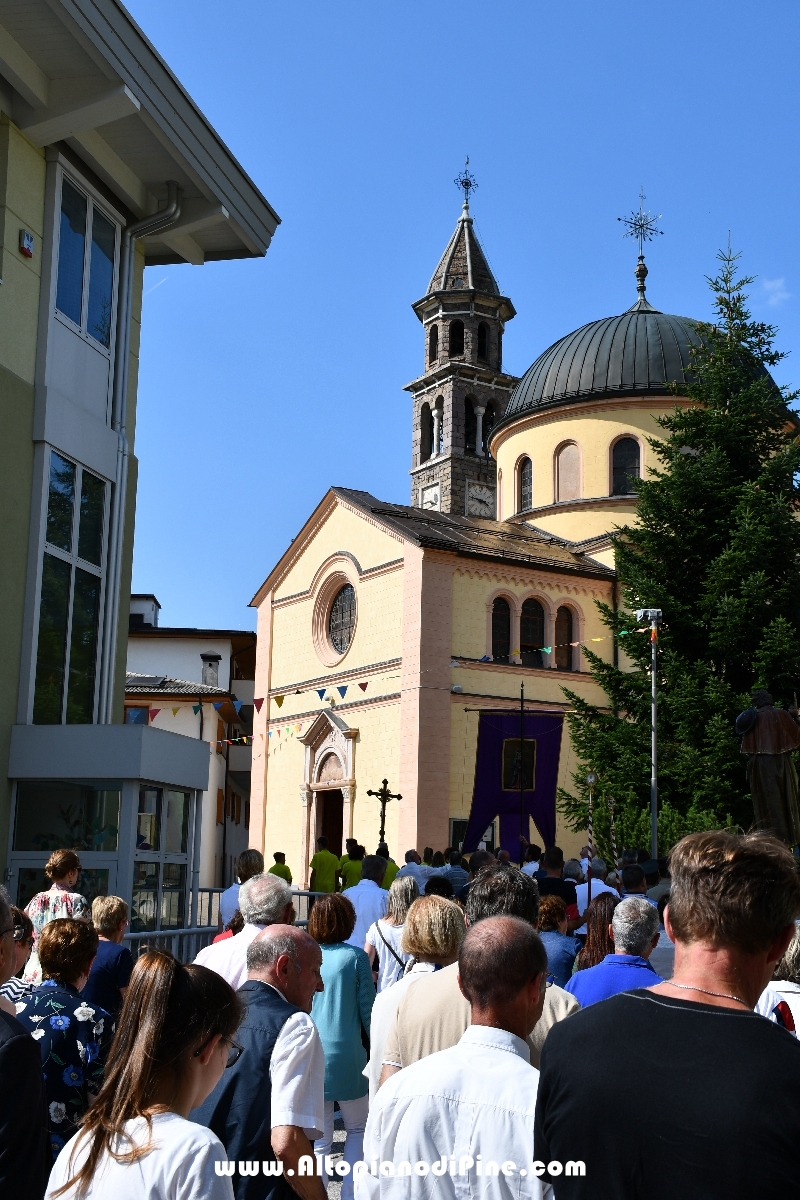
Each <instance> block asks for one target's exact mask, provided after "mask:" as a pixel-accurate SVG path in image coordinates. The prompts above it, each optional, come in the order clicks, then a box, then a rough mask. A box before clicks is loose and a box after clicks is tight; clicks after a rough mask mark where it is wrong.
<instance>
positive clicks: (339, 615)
mask: <svg viewBox="0 0 800 1200" xmlns="http://www.w3.org/2000/svg"><path fill="white" fill-rule="evenodd" d="M355 623H356V593H355V589H354V588H353V587H352V585H351V584H349V583H346V584H345V585H344V587H343V588H342V590H341V591H340V592H339V593H338V595H337V596H336V599H335V600H334V602H333V605H332V606H331V615H330V619H329V621H328V628H329V631H330V637H331V644H332V646H333V648H334V650H335V651H336V652H337V653H338V654H344V652H345V650H347V648H348V646H349V645H350V642H351V641H352V638H353V630H354V628H355Z"/></svg>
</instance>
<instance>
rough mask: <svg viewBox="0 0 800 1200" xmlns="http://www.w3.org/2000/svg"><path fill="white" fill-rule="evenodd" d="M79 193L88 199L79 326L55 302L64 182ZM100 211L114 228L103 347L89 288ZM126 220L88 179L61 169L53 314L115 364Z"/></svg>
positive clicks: (56, 210)
mask: <svg viewBox="0 0 800 1200" xmlns="http://www.w3.org/2000/svg"><path fill="white" fill-rule="evenodd" d="M65 179H66V181H67V182H68V183H69V184H70V186H71V187H73V188H75V190H76V191H77V192H80V193H81V194H82V195H83V196H84V197H85V199H86V233H85V237H84V247H83V284H82V290H81V321H80V324H79V325H78V324H76V323H75V322H74V321H73V320H72V318H71V317H69V316H68V315H67V314H66V313H65V312H62V311H61V309H60V308H58V306H57V303H56V300H57V296H58V265H59V258H60V253H61V199H62V193H63V189H64V180H65ZM95 209H97V210H98V212H99V213H100V215H101V216H102V217H105V219H106V220H107V221H108V222H109V223H110V224H111V225H113V227H114V262H113V270H112V277H111V317H110V323H111V324H110V330H109V339H108V346H104V345H103V343H102V342H99V341H98V340H97V338H96V337H94V336H93V335H92V334H91V333H90V332H89V329H88V313H89V285H90V276H91V257H92V225H93V221H94V211H95ZM123 223H124V222H123V220H122V218H121V216H120V215H119V213H117V212H115V211H114V208H113V207H112V206H111V205H110V204H109V203H108V202H107V201H105V200H103V199H102V198H101V197H99V195H98V194H97V193H96V192H95V190H94V189H93V188H91V187H90V186H89V185H88V184H87V183H86V182H85V180H83V179H81V178H80V177H79V176H77V175H75V174H73V173H72V172H71V171H67V170H65V169H64V168H63V166H61V167H60V170H59V173H58V179H57V181H56V189H55V206H54V221H53V285H52V296H51V315H52V316H53V318H54V319H55V320H57V321H59V322H60V323H61V324H62V325H64V326H65V327H66V328H67V329H69V330H71V331H72V333H74V334H76V335H77V336H78V337H80V338H81V340H82V341H84V342H86V343H87V344H88V345H90V346H92V347H93V348H94V349H95V350H97V351H98V353H100V354H103V355H105V356H106V357H107V358H108V359H109V360H110V361H112V362H113V359H114V350H115V344H116V329H117V302H118V291H119V253H120V243H121V238H122V225H123Z"/></svg>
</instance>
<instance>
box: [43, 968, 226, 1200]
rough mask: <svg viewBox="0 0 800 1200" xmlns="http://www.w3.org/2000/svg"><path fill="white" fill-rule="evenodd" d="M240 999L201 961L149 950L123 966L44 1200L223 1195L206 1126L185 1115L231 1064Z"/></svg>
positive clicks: (215, 1198) (216, 1147) (220, 1156)
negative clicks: (100, 1066) (124, 984)
mask: <svg viewBox="0 0 800 1200" xmlns="http://www.w3.org/2000/svg"><path fill="white" fill-rule="evenodd" d="M241 1017H242V1006H241V1003H240V1001H239V999H238V997H237V995H236V993H235V992H234V991H233V988H231V987H230V985H229V984H228V983H226V981H225V980H224V979H222V977H221V976H219V975H217V974H216V973H215V972H214V971H209V970H208V969H207V968H206V967H200V966H196V965H194V964H192V965H190V966H183V965H182V964H181V963H179V962H178V961H177V960H176V959H175V958H173V956H172V955H171V954H169V953H168V952H167V951H164V950H151V951H148V952H147V953H146V954H143V955H142V956H141V957H140V958H138V959H137V961H136V964H135V966H134V968H133V974H132V976H131V981H130V986H129V987H128V991H127V994H126V996H125V1001H124V1004H123V1006H122V1012H121V1014H120V1018H119V1025H118V1028H117V1033H116V1036H115V1038H114V1041H113V1043H112V1046H111V1049H110V1051H109V1056H108V1061H107V1064H106V1071H105V1080H104V1082H103V1086H102V1088H101V1089H100V1092H99V1094H98V1096H97V1099H96V1100H95V1102H94V1104H93V1105H92V1107H91V1108H90V1109H89V1111H88V1112H87V1113H86V1116H85V1118H84V1123H83V1128H82V1129H81V1131H80V1133H78V1134H77V1135H76V1137H74V1138H72V1140H71V1141H69V1142H68V1143H67V1144H66V1146H65V1147H64V1149H63V1150H62V1151H61V1153H60V1154H59V1156H58V1158H57V1160H56V1163H55V1166H54V1167H53V1172H52V1174H51V1176H50V1182H49V1185H48V1190H47V1200H55V1197H60V1196H63V1197H64V1198H65V1200H77V1198H78V1197H80V1200H100V1198H101V1197H102V1198H105V1197H109V1196H110V1197H113V1200H178V1198H180V1200H232V1198H233V1187H232V1183H231V1180H230V1179H229V1178H227V1177H225V1176H222V1177H220V1176H218V1175H217V1173H216V1169H215V1163H217V1162H224V1161H226V1160H227V1154H226V1151H225V1148H224V1147H223V1145H222V1143H221V1142H220V1140H219V1138H217V1136H216V1135H215V1134H214V1133H212V1132H211V1130H210V1129H207V1128H205V1127H204V1126H201V1125H196V1124H195V1123H194V1122H192V1121H189V1120H188V1119H187V1118H188V1116H189V1113H190V1112H191V1110H192V1109H193V1108H196V1107H197V1106H198V1105H200V1104H202V1102H203V1101H204V1100H205V1098H206V1097H207V1096H208V1095H209V1093H210V1092H211V1091H212V1090H213V1088H214V1087H215V1085H216V1084H217V1082H218V1081H219V1079H220V1078H221V1076H222V1074H223V1072H224V1070H225V1068H226V1066H228V1065H230V1063H231V1062H235V1061H236V1059H237V1058H238V1055H239V1048H238V1047H237V1046H236V1043H235V1042H234V1041H233V1038H234V1035H235V1033H236V1030H237V1028H238V1026H239V1022H240V1020H241Z"/></svg>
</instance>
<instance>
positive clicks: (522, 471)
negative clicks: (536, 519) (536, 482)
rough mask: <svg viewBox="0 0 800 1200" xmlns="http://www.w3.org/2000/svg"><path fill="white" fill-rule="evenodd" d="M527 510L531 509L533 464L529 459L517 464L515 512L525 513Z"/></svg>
mask: <svg viewBox="0 0 800 1200" xmlns="http://www.w3.org/2000/svg"><path fill="white" fill-rule="evenodd" d="M529 508H533V463H532V462H531V460H530V459H529V458H523V460H522V462H521V463H520V464H519V496H518V498H517V512H527V511H528V509H529Z"/></svg>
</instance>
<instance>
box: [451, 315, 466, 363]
mask: <svg viewBox="0 0 800 1200" xmlns="http://www.w3.org/2000/svg"><path fill="white" fill-rule="evenodd" d="M448 353H449V355H450V357H451V358H456V357H457V356H458V355H459V354H463V353H464V322H463V321H451V322H450V339H449V344H448Z"/></svg>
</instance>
